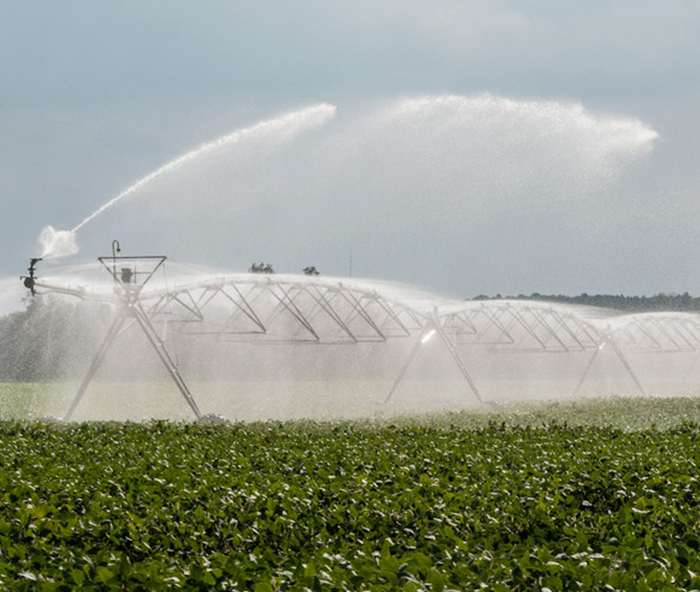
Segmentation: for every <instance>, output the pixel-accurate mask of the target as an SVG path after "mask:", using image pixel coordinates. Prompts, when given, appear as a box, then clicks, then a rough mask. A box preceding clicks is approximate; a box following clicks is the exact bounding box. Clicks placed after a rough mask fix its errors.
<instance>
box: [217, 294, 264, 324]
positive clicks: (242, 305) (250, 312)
mask: <svg viewBox="0 0 700 592" xmlns="http://www.w3.org/2000/svg"><path fill="white" fill-rule="evenodd" d="M231 287H232V288H233V290H234V291H235V292H236V294H238V297H239V298H240V302H238V301H237V300H236V299H235V298H231V296H230V295H229V293H228V292H226V290H224V289H223V288H222V289H221V293H222V294H223V295H224V296H225V297H226V298H227V299H228V300H230V301H231V302H232V303H233V305H234V306H235V307H236V308H238V310H239V311H241V312H242V313H243V314H244V315H245V316H246V317H248V319H250V320H251V321H252V322H253V324H255V325H256V326H258V327H259V328H260V331H261V332H262V333H266V332H267V329H266V328H265V324H264V323H263V322H262V321H261V320H260V317H259V316H258V315H257V314H255V310H254V309H253V307H252V305H251V304H250V303H249V302H248V299H247V298H246V297H245V296H244V295H243V293H242V292H241V291H240V290H239V289H238V286H236V285H233V284H231ZM235 316H236V314H235V313H234V314H232V315H231V316H230V317H229V318H228V320H227V321H226V323H225V324H224V327H226V326H228V325H229V324H230V323H231V321H232V320H233V319H234V317H235Z"/></svg>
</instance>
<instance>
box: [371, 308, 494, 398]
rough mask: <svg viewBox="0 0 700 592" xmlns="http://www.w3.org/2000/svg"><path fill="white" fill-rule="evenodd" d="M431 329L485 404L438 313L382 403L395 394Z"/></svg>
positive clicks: (424, 329)
mask: <svg viewBox="0 0 700 592" xmlns="http://www.w3.org/2000/svg"><path fill="white" fill-rule="evenodd" d="M430 331H435V332H436V333H437V334H438V336H439V337H440V340H441V341H442V343H443V344H444V345H445V347H446V348H447V351H448V352H449V354H450V356H452V359H453V360H454V362H455V364H457V367H458V368H459V371H460V372H461V373H462V376H464V379H465V380H466V381H467V384H468V385H469V388H470V389H471V391H472V393H474V395H475V396H476V398H477V400H478V401H479V403H482V404H483V403H484V400H483V398H482V397H481V393H480V392H479V389H478V388H477V386H476V383H475V382H474V379H473V378H472V377H471V374H469V370H467V367H466V366H465V365H464V362H462V359H461V358H460V357H459V354H458V353H457V352H456V350H455V348H454V346H453V345H452V343H451V342H450V340H449V337H448V336H447V334H446V333H445V329H444V328H443V327H442V325H441V324H440V321H439V319H438V318H437V314H435V319H434V320H432V321H430V322H429V323H428V324H426V325H425V327H423V331H422V332H421V335H420V337H419V339H418V342H417V343H416V344H415V345H414V346H413V349H412V350H411V353H410V354H408V359H407V360H406V362H405V364H404V365H403V368H402V369H401V372H400V373H399V375H398V377H397V378H396V380H395V381H394V384H393V385H392V387H391V389H390V390H389V394H388V395H387V396H386V397H385V399H384V401H382V403H388V402H389V400H390V399H391V398H392V397H393V396H394V393H395V392H396V389H397V388H398V386H399V383H400V382H401V381H402V380H403V377H404V375H405V374H406V371H407V370H408V367H409V366H410V365H411V362H412V361H413V359H414V358H415V357H416V355H417V354H418V352H419V351H420V349H421V346H422V345H423V343H424V341H425V338H426V336H427V335H428V334H429V332H430Z"/></svg>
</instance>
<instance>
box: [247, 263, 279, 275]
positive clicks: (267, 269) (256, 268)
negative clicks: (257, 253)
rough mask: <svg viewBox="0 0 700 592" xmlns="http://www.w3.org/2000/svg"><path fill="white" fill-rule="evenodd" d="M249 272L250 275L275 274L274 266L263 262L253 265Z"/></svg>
mask: <svg viewBox="0 0 700 592" xmlns="http://www.w3.org/2000/svg"><path fill="white" fill-rule="evenodd" d="M248 271H249V272H250V273H275V270H274V269H273V268H272V265H270V264H269V263H263V262H262V261H261V262H260V263H253V265H251V266H250V269H249V270H248Z"/></svg>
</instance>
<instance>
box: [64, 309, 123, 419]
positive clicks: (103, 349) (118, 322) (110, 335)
mask: <svg viewBox="0 0 700 592" xmlns="http://www.w3.org/2000/svg"><path fill="white" fill-rule="evenodd" d="M125 319H126V317H125V316H124V314H121V313H120V314H119V316H117V318H116V319H114V322H113V323H112V326H111V327H110V328H109V331H107V335H106V336H105V338H104V340H103V341H102V345H100V349H99V350H97V354H95V357H94V358H93V360H92V363H91V364H90V368H89V369H88V371H87V374H86V375H85V378H83V382H82V383H80V387H79V388H78V392H77V393H76V394H75V397H74V398H73V402H72V403H71V404H70V407H69V408H68V411H67V412H66V416H65V418H64V419H65V420H66V421H70V420H71V418H72V417H73V412H74V411H75V408H76V407H77V406H78V403H80V400H81V399H82V398H83V395H84V394H85V391H86V390H87V387H88V386H89V385H90V383H91V382H92V379H93V378H94V376H95V373H96V372H97V370H98V368H99V367H100V365H101V364H102V361H103V360H104V358H105V355H106V354H107V352H108V351H109V348H110V347H112V344H113V343H114V340H115V339H116V337H117V335H118V334H119V330H120V329H121V327H122V325H123V324H124V320H125Z"/></svg>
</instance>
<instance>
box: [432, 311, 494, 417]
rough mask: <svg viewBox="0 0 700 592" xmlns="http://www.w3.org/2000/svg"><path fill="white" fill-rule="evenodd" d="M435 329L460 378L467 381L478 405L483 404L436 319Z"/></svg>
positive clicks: (469, 375)
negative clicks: (460, 374)
mask: <svg viewBox="0 0 700 592" xmlns="http://www.w3.org/2000/svg"><path fill="white" fill-rule="evenodd" d="M435 329H436V330H437V333H438V335H439V336H440V339H441V340H442V342H443V343H444V344H445V347H446V348H447V351H448V352H450V355H451V356H452V359H453V360H454V361H455V364H457V367H458V368H459V371H460V372H461V373H462V376H464V379H465V380H466V381H467V384H469V388H471V390H472V393H474V396H476V398H477V399H478V401H479V403H481V404H483V403H484V399H483V398H482V397H481V393H480V392H479V389H478V388H477V387H476V383H475V382H474V379H473V378H472V377H471V374H469V371H468V370H467V367H466V366H465V365H464V362H463V361H462V358H460V357H459V354H458V353H457V351H456V350H455V348H454V346H453V345H452V342H451V341H450V340H449V338H448V337H447V334H446V333H445V329H444V328H443V327H442V325H441V324H440V323H438V322H437V319H436V323H435Z"/></svg>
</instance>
